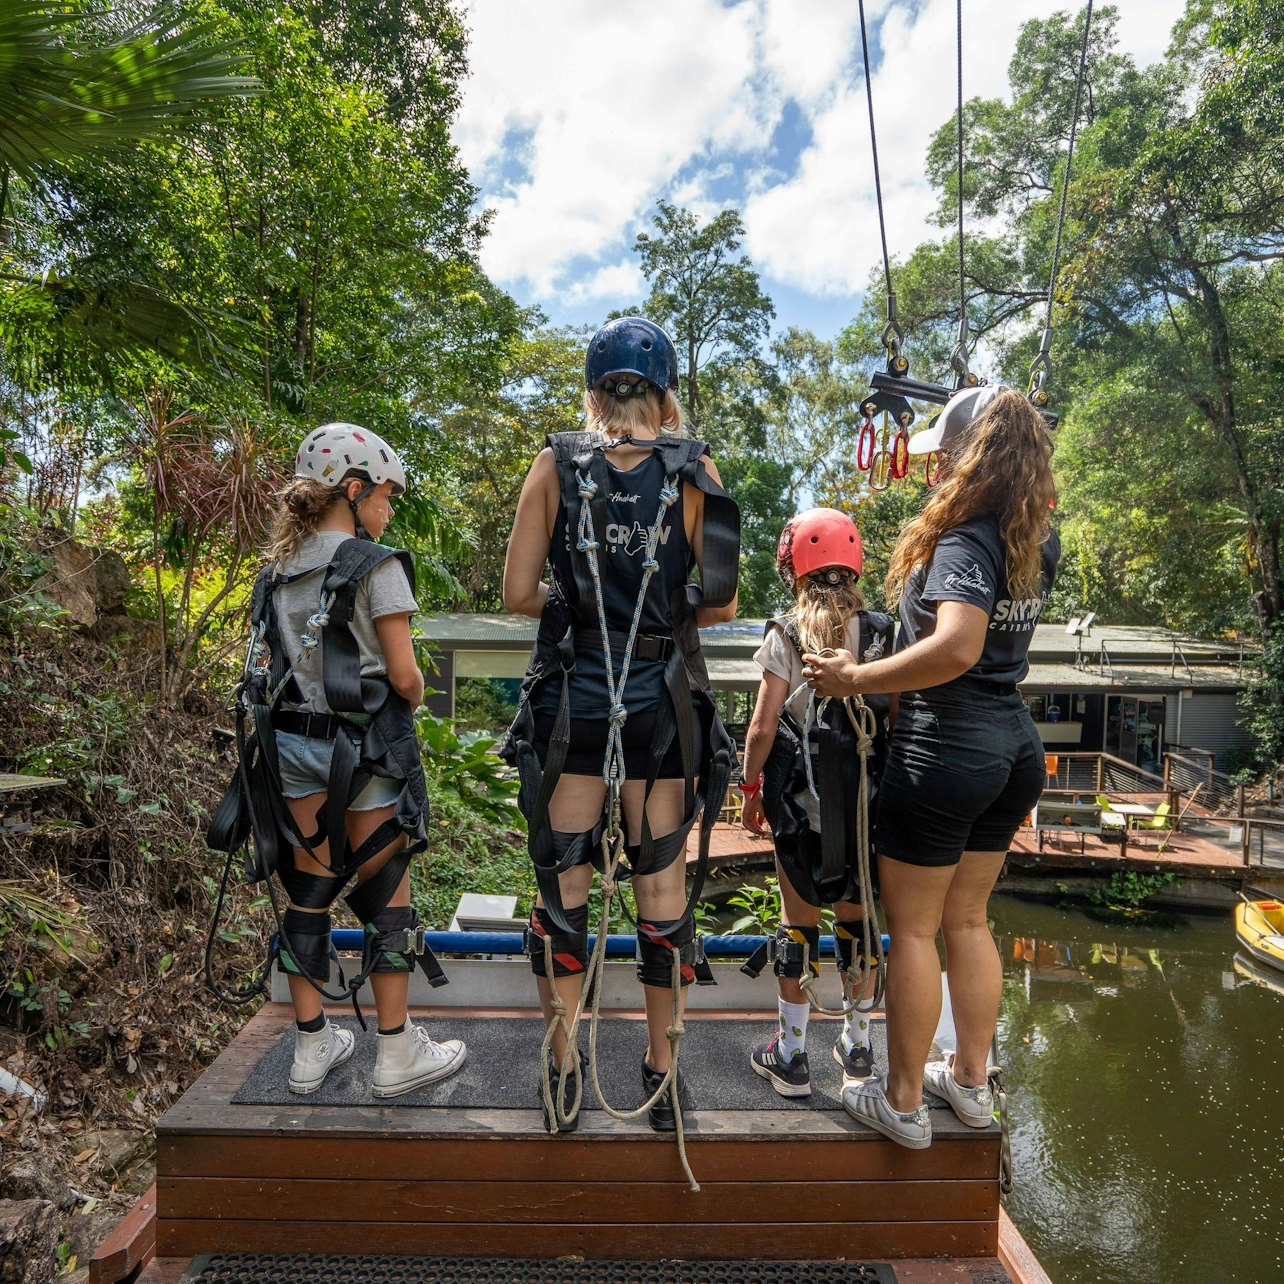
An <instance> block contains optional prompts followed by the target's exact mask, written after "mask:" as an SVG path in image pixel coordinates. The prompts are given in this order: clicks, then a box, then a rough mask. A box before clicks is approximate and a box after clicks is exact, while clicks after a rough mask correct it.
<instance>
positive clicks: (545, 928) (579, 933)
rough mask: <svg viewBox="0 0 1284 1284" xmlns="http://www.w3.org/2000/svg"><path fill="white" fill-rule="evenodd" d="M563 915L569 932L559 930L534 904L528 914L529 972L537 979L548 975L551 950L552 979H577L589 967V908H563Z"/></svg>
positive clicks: (551, 918)
mask: <svg viewBox="0 0 1284 1284" xmlns="http://www.w3.org/2000/svg"><path fill="white" fill-rule="evenodd" d="M562 913H563V916H564V917H565V919H566V921H567V923H569V924H570V926H571V928H572V929H573V930H572V931H570V932H563V931H560V930H559V929H558V928H557V926H556V924H555V923H554V922H553V917H552V915H551V914H549V912H548V910H546V909H544V908H543V906H540V905H537V906H536V907H535V908H534V909H533V910H532V911H531V922H530V926H529V927H528V928H527V929H526V941H525V944H526V953H527V954H528V955H529V956H530V960H531V971H532V972H534V973H535V975H536V976H547V975H548V951H549V948H550V947H551V948H552V954H553V975H554V976H578V975H580V974H581V973H583V971H584V969H585V968H586V967H588V906H587V905H577V906H576V907H575V908H574V909H564V910H563V911H562ZM545 942H547V944H545Z"/></svg>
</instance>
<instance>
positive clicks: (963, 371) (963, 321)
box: [950, 0, 969, 388]
mask: <svg viewBox="0 0 1284 1284" xmlns="http://www.w3.org/2000/svg"><path fill="white" fill-rule="evenodd" d="M955 14H956V33H957V40H956V58H955V61H956V63H957V68H958V115H957V133H958V207H959V209H958V214H959V332H958V339H957V341H956V342H955V344H954V351H953V352H951V353H950V368H951V369H952V370H953V371H954V373H955V375H957V377H958V378H957V386H958V387H960V388H961V387H963V386H964V385H965V384H966V383H968V382H969V379H968V368H967V339H968V327H967V284H966V280H965V277H964V272H963V0H956V4H955Z"/></svg>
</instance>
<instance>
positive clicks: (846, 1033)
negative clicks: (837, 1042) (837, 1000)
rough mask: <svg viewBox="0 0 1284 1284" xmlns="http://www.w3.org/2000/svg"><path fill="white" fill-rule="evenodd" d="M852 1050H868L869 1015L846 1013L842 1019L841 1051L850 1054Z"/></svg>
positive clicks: (866, 1013)
mask: <svg viewBox="0 0 1284 1284" xmlns="http://www.w3.org/2000/svg"><path fill="white" fill-rule="evenodd" d="M853 1048H864V1049H865V1050H866V1051H867V1052H868V1051H869V1048H870V1035H869V1013H868V1012H848V1013H847V1015H846V1016H845V1017H844V1018H843V1051H844V1052H851V1050H852V1049H853Z"/></svg>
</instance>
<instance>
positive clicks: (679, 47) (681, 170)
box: [454, 0, 1184, 337]
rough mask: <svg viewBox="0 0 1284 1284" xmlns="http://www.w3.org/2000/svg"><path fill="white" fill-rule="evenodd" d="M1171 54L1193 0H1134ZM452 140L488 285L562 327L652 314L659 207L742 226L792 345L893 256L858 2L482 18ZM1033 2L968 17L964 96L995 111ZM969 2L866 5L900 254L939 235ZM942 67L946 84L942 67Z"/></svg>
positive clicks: (1121, 28) (529, 6)
mask: <svg viewBox="0 0 1284 1284" xmlns="http://www.w3.org/2000/svg"><path fill="white" fill-rule="evenodd" d="M1118 7H1119V10H1120V16H1119V25H1118V35H1119V38H1120V45H1121V47H1122V49H1123V50H1124V51H1126V52H1127V53H1129V54H1131V55H1132V56H1133V58H1134V59H1135V60H1136V61H1137V62H1139V63H1143V64H1144V63H1148V62H1151V61H1154V60H1155V59H1157V58H1159V57H1160V56H1162V54H1163V51H1164V48H1165V46H1166V44H1167V40H1168V32H1169V30H1170V29H1171V27H1172V24H1173V22H1174V21H1175V20H1176V19H1177V18H1178V17H1179V16H1180V14H1181V12H1182V10H1183V8H1184V4H1183V3H1182V0H1122V2H1121V3H1120V4H1119V6H1118ZM465 8H466V10H467V14H468V22H469V26H470V28H471V30H472V43H471V50H470V63H471V74H470V77H469V79H468V81H467V82H466V83H465V85H464V94H463V105H462V108H461V111H460V113H459V117H458V120H457V122H456V125H455V130H454V136H455V140H456V142H457V143H458V145H459V148H460V152H461V155H462V157H463V160H464V163H465V164H466V165H467V166H468V168H469V170H470V171H471V173H472V177H473V181H474V182H475V183H476V184H477V185H478V187H479V188H480V191H481V203H482V204H483V205H484V206H485V207H486V208H488V209H490V210H491V211H493V213H492V218H493V226H492V232H491V235H490V236H489V237H488V239H487V242H486V245H485V248H484V249H483V252H482V261H483V264H484V266H485V267H486V269H487V271H488V272H489V273H490V275H491V276H492V277H493V279H494V280H496V281H497V282H498V283H499V284H500V285H502V286H503V287H504V288H505V289H507V290H508V291H509V292H510V293H511V294H513V295H514V297H515V298H517V299H518V300H519V301H520V302H522V303H536V304H538V305H539V306H540V307H542V308H543V309H544V311H545V312H546V313H547V314H548V315H549V317H550V318H551V319H552V320H553V321H554V322H557V323H567V324H584V325H594V324H597V323H598V322H600V320H601V319H602V318H603V317H604V316H605V315H606V313H607V312H609V311H610V310H611V309H613V308H620V307H625V306H628V305H629V304H636V303H639V302H641V301H642V300H643V299H645V297H646V293H647V291H646V285H645V282H644V281H643V279H642V277H641V274H640V273H639V271H638V268H637V260H636V256H635V255H634V254H633V253H632V249H631V247H632V245H633V240H634V237H635V236H636V235H637V233H638V232H639V231H641V230H644V229H645V228H646V226H647V219H648V216H649V214H650V212H651V211H652V210H653V209H654V206H655V202H656V200H657V199H659V198H661V197H663V198H664V199H666V200H670V201H674V202H676V203H678V204H681V205H686V206H688V207H690V208H692V209H694V210H695V211H696V212H697V213H699V214H701V215H702V216H705V217H708V216H710V215H712V214H714V213H716V212H717V211H718V210H719V209H721V208H724V207H726V206H735V207H736V208H738V209H740V210H741V211H742V213H743V215H744V220H745V227H746V239H745V250H746V252H747V253H748V254H749V255H750V257H751V258H752V260H753V262H754V265H755V266H756V267H757V268H758V270H759V272H760V273H761V275H762V279H763V285H764V288H765V290H766V292H767V293H768V294H769V295H770V296H771V297H772V299H773V301H774V303H775V305H776V323H775V324H776V328H778V329H783V328H784V327H785V326H788V325H798V326H805V327H807V328H809V329H812V330H815V331H816V332H817V333H818V334H821V335H823V336H826V337H829V336H832V335H833V334H835V333H836V332H837V331H838V330H840V329H841V328H842V327H843V325H845V324H846V322H847V321H848V320H849V319H850V318H851V317H852V316H853V314H854V313H855V311H856V309H857V307H858V305H859V302H860V295H861V291H862V290H863V288H864V287H865V284H866V283H867V281H868V280H869V277H870V271H871V269H872V268H873V267H874V266H875V265H876V264H877V262H878V259H879V248H878V222H877V214H876V211H875V204H874V196H873V170H872V165H871V162H870V149H869V127H868V123H867V119H866V114H865V110H866V109H865V97H864V95H865V89H864V80H863V76H862V73H861V58H860V36H859V25H858V19H857V6H856V4H855V0H842V2H841V3H839V2H838V0H652V2H651V3H648V4H645V5H644V4H640V3H618V2H617V3H611V2H610V0H471V2H470V3H468V4H466V5H465ZM1049 11H1050V6H1049V5H1047V4H1046V3H1038V2H1037V0H964V5H963V22H964V34H963V40H964V93H965V94H966V95H967V96H969V97H971V96H972V95H975V94H987V95H989V94H994V93H996V92H1003V91H1004V90H1005V89H1006V85H1007V74H1006V72H1007V64H1008V61H1009V59H1010V57H1011V54H1012V50H1013V47H1014V45H1015V42H1016V36H1017V31H1018V29H1019V27H1020V25H1021V23H1022V22H1024V21H1025V20H1026V19H1028V18H1031V17H1035V16H1041V15H1046V14H1047V13H1048V12H1049ZM954 13H955V7H954V0H914V2H907V0H896V2H894V3H892V2H889V0H869V3H867V5H866V14H867V17H868V19H869V22H870V26H871V33H872V41H873V45H872V50H871V53H872V57H873V59H874V106H875V112H876V115H877V125H878V136H879V154H880V160H881V166H882V178H883V191H884V205H885V208H886V211H887V218H888V239H889V242H890V248H891V250H892V253H893V254H897V253H905V252H908V251H909V250H910V249H912V248H913V246H914V245H916V244H918V243H919V242H920V241H921V240H923V239H925V238H926V237H929V236H933V235H938V234H939V233H938V232H937V230H936V229H935V228H934V227H933V226H932V225H931V223H930V221H929V216H930V213H931V209H932V206H933V197H932V193H931V191H930V189H929V188H928V186H927V183H926V181H925V179H924V177H923V160H924V155H925V153H926V149H927V143H928V140H929V138H930V137H931V135H932V133H933V132H934V131H935V130H936V129H937V128H938V127H939V126H940V124H941V123H942V122H943V121H944V120H946V119H947V118H948V117H949V116H950V114H951V113H952V111H953V109H954V101H955V99H954V94H955V83H954V41H955V16H954ZM938 67H939V74H934V73H933V68H938Z"/></svg>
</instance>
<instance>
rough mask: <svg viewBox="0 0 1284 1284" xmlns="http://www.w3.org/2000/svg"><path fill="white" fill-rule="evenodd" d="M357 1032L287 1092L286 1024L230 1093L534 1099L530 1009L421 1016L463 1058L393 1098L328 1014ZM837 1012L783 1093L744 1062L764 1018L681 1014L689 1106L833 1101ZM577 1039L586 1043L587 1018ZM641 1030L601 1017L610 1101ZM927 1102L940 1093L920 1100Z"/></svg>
mask: <svg viewBox="0 0 1284 1284" xmlns="http://www.w3.org/2000/svg"><path fill="white" fill-rule="evenodd" d="M333 1019H334V1020H335V1022H336V1024H339V1025H343V1026H345V1027H347V1028H348V1029H350V1030H351V1031H352V1032H353V1033H354V1034H355V1035H356V1040H357V1043H356V1050H355V1051H354V1052H353V1054H352V1056H351V1058H350V1059H349V1060H348V1061H347V1062H346V1063H345V1064H343V1065H341V1066H339V1067H337V1068H336V1069H334V1070H332V1071H331V1072H330V1074H329V1075H328V1076H327V1078H326V1081H325V1082H324V1083H323V1084H322V1085H321V1087H320V1088H318V1089H317V1090H316V1092H313V1093H309V1094H308V1095H307V1096H301V1095H298V1094H295V1093H293V1092H291V1091H290V1089H289V1086H288V1083H289V1077H290V1062H291V1060H292V1059H293V1056H294V1032H293V1030H286V1031H284V1032H283V1033H282V1035H281V1037H280V1038H279V1039H278V1040H277V1041H276V1043H274V1044H273V1045H272V1047H271V1048H269V1049H268V1051H267V1052H266V1053H265V1054H264V1056H263V1059H262V1060H261V1061H260V1062H259V1064H258V1065H257V1066H255V1068H254V1069H253V1070H252V1071H251V1072H250V1076H249V1078H248V1079H246V1081H245V1083H244V1084H243V1085H242V1087H241V1088H240V1089H238V1091H237V1092H236V1094H235V1095H234V1096H233V1097H232V1100H233V1102H239V1103H244V1104H247V1105H290V1106H309V1105H315V1106H339V1105H343V1106H356V1105H380V1106H397V1105H400V1106H450V1107H453V1108H455V1109H475V1110H531V1109H534V1108H535V1107H536V1106H537V1105H538V1104H539V1095H538V1094H539V1050H540V1042H541V1040H542V1039H543V1037H544V1023H543V1022H542V1021H541V1020H539V1019H538V1018H536V1017H451V1018H449V1019H447V1018H441V1019H434V1020H432V1021H431V1022H425V1023H424V1024H425V1025H426V1027H427V1029H428V1032H429V1033H430V1034H431V1035H432V1036H433V1037H434V1038H437V1039H447V1038H460V1039H463V1040H464V1042H465V1043H466V1044H467V1045H468V1059H467V1061H466V1062H465V1064H464V1067H463V1069H462V1070H460V1071H459V1073H458V1074H454V1075H452V1076H451V1077H450V1078H449V1079H444V1080H442V1081H441V1082H439V1083H433V1084H429V1085H428V1086H427V1087H424V1088H417V1089H415V1090H414V1091H412V1092H407V1093H403V1094H402V1095H401V1096H399V1097H389V1098H376V1097H375V1096H374V1095H373V1094H372V1093H371V1091H370V1081H371V1077H372V1075H373V1073H374V1060H375V1035H374V1031H373V1028H372V1029H371V1030H370V1031H369V1032H367V1033H362V1031H361V1028H360V1027H359V1026H358V1024H357V1022H356V1018H355V1017H336V1018H333ZM839 1028H840V1027H839V1023H838V1022H837V1021H817V1022H815V1023H813V1025H812V1026H811V1029H810V1030H809V1031H808V1035H809V1038H808V1049H807V1050H808V1053H809V1055H810V1058H811V1095H810V1096H809V1097H801V1098H798V1097H782V1096H780V1095H779V1093H777V1092H776V1091H775V1090H774V1089H773V1088H772V1087H771V1085H770V1084H769V1083H768V1082H767V1081H766V1080H765V1079H762V1078H759V1076H758V1075H756V1074H755V1073H754V1072H753V1070H752V1069H751V1068H750V1066H749V1053H750V1052H751V1051H752V1049H753V1047H754V1045H755V1044H757V1043H760V1042H761V1041H762V1040H763V1039H765V1038H766V1037H767V1036H768V1035H769V1034H770V1033H771V1022H770V1020H769V1019H768V1020H767V1021H762V1020H758V1021H749V1020H698V1019H697V1020H688V1021H687V1024H686V1034H685V1036H684V1037H683V1040H682V1048H681V1061H680V1064H681V1066H682V1074H683V1078H684V1079H685V1080H686V1086H687V1092H686V1104H687V1109H690V1110H841V1109H842V1103H841V1101H840V1100H839V1095H838V1094H839V1093H840V1091H841V1090H842V1071H841V1069H840V1068H839V1066H838V1063H837V1062H836V1061H835V1060H834V1059H833V1054H832V1051H831V1049H832V1047H833V1042H834V1039H835V1038H837V1036H838V1031H839ZM873 1036H874V1059H875V1062H876V1064H877V1067H878V1069H879V1070H885V1069H886V1066H887V1051H886V1045H885V1041H884V1034H883V1026H882V1022H881V1021H880V1022H875V1024H874V1028H873ZM580 1045H581V1047H582V1048H584V1049H587V1047H588V1030H587V1027H586V1028H585V1029H584V1030H582V1032H581V1039H580ZM645 1049H646V1033H645V1029H644V1027H643V1024H642V1022H640V1021H621V1020H611V1019H610V1018H605V1019H603V1021H602V1024H601V1027H600V1032H599V1034H598V1075H599V1078H600V1080H601V1083H602V1090H603V1091H604V1092H605V1093H606V1095H607V1099H608V1100H609V1101H610V1102H611V1104H612V1105H613V1106H615V1107H616V1108H617V1109H620V1108H626V1109H631V1108H632V1107H633V1106H636V1105H638V1104H639V1103H640V1102H641V1101H642V1074H641V1063H642V1053H643V1052H644V1051H645ZM929 1104H931V1105H934V1106H943V1105H944V1103H943V1102H938V1101H936V1099H935V1098H930V1099H929ZM595 1106H596V1098H595V1097H594V1096H593V1093H592V1085H591V1084H589V1083H586V1084H585V1089H584V1108H585V1109H589V1110H591V1109H594V1108H595Z"/></svg>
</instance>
